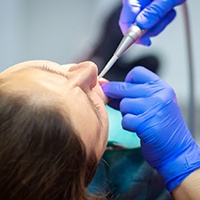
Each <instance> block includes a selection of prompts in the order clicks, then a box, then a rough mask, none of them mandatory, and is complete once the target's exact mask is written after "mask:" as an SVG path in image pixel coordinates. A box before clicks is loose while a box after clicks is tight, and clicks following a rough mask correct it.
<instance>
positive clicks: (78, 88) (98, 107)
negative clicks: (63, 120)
mask: <svg viewBox="0 0 200 200" xmlns="http://www.w3.org/2000/svg"><path fill="white" fill-rule="evenodd" d="M0 78H3V79H4V80H5V81H4V84H3V85H1V86H0V87H1V89H5V90H6V91H8V92H11V93H13V94H14V93H17V94H20V93H21V94H23V95H28V96H29V97H30V99H31V102H32V104H37V105H39V106H46V105H58V106H59V109H60V110H61V111H62V113H64V114H66V115H67V116H68V117H69V118H70V119H71V121H72V125H73V127H75V129H76V130H77V132H78V133H79V134H80V137H81V139H82V140H83V142H84V144H85V145H86V149H87V151H89V150H90V149H92V148H94V149H96V154H97V157H98V158H100V157H101V156H102V153H103V152H104V150H105V147H106V143H107V134H108V117H107V112H106V109H105V104H106V101H107V100H106V97H105V95H104V94H103V92H102V90H101V87H100V86H99V83H98V81H97V67H96V65H95V64H94V63H92V62H83V63H79V64H71V65H59V64H57V63H53V62H50V61H28V62H24V63H20V64H17V65H14V66H13V67H11V68H9V69H7V70H5V71H4V72H2V73H1V74H0Z"/></svg>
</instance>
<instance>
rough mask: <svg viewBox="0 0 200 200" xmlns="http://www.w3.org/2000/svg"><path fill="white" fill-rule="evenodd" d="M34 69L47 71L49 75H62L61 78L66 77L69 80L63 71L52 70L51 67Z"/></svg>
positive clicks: (43, 66)
mask: <svg viewBox="0 0 200 200" xmlns="http://www.w3.org/2000/svg"><path fill="white" fill-rule="evenodd" d="M33 68H35V69H40V70H43V71H46V72H49V73H52V74H57V75H61V76H63V77H65V78H67V76H66V74H65V73H63V72H62V71H58V70H54V69H53V68H50V67H48V66H46V65H41V66H33Z"/></svg>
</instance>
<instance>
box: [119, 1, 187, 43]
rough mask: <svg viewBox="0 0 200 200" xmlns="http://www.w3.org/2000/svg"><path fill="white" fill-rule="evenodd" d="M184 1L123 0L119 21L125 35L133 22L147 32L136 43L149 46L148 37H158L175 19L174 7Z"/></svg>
mask: <svg viewBox="0 0 200 200" xmlns="http://www.w3.org/2000/svg"><path fill="white" fill-rule="evenodd" d="M185 1H186V0H123V7H122V11H121V16H120V20H119V24H120V28H121V30H122V33H123V34H125V33H126V32H127V30H128V28H130V26H131V25H132V24H133V23H134V22H135V23H136V25H138V26H139V27H140V28H141V29H144V30H148V31H147V32H146V34H144V35H143V36H142V37H141V38H140V39H139V40H138V41H137V42H136V43H138V44H143V45H146V46H149V45H151V40H150V37H152V36H156V35H158V34H159V33H160V32H161V31H162V30H163V29H164V28H165V27H166V26H167V25H168V24H169V23H170V22H171V21H172V20H173V19H174V17H175V15H176V12H175V10H174V9H173V8H174V7H175V6H177V5H180V4H182V3H184V2H185Z"/></svg>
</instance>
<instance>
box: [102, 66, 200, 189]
mask: <svg viewBox="0 0 200 200" xmlns="http://www.w3.org/2000/svg"><path fill="white" fill-rule="evenodd" d="M102 89H103V91H104V93H105V94H106V95H107V96H108V97H109V98H111V99H112V100H111V101H110V106H112V107H115V108H119V110H120V111H121V113H122V115H123V119H122V126H123V128H124V129H126V130H128V131H133V132H136V133H137V135H138V136H139V138H140V139H141V148H142V152H143V155H144V158H145V160H146V161H147V162H148V163H149V164H150V165H151V166H152V167H153V168H155V169H156V170H157V171H158V172H159V173H160V174H161V175H162V176H163V177H164V179H165V184H166V187H167V189H168V190H169V191H170V192H171V191H172V190H173V189H174V188H175V187H176V186H178V185H179V184H180V183H181V182H182V181H183V179H184V178H186V177H187V176H188V175H189V174H190V173H191V172H192V171H194V170H195V169H197V168H200V148H199V147H198V146H197V144H196V143H195V141H194V139H193V138H192V136H191V134H190V131H189V130H188V127H187V125H186V123H185V122H184V119H183V116H182V114H181V111H180V108H179V105H178V103H177V99H176V95H175V93H174V91H173V89H172V88H171V87H170V86H169V85H168V84H167V83H165V82H164V81H162V80H161V79H160V78H159V77H158V76H157V75H156V74H154V73H153V72H150V71H148V70H147V69H145V68H143V67H135V68H134V69H133V70H132V71H130V72H129V74H128V75H127V77H126V79H125V82H108V83H105V84H104V85H102Z"/></svg>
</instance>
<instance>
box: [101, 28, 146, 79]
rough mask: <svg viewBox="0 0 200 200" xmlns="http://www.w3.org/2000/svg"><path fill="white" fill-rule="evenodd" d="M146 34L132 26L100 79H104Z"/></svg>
mask: <svg viewBox="0 0 200 200" xmlns="http://www.w3.org/2000/svg"><path fill="white" fill-rule="evenodd" d="M143 34H144V31H143V30H141V29H140V28H139V27H138V26H136V25H132V26H131V27H130V28H129V29H128V31H127V33H126V35H125V36H124V37H123V38H122V40H121V42H120V44H119V46H118V47H117V49H116V51H115V52H114V54H113V56H112V57H111V59H110V60H109V62H108V63H107V64H106V66H105V67H104V68H103V70H102V71H101V73H100V74H99V78H102V77H103V76H104V75H105V74H106V73H107V72H108V70H109V69H110V68H111V67H112V66H113V65H114V63H115V62H116V61H117V59H118V58H119V57H121V56H122V55H123V54H124V52H125V51H126V50H127V49H128V48H129V47H130V46H131V45H132V44H133V43H135V41H137V40H138V39H139V38H140V37H141V36H142V35H143Z"/></svg>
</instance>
